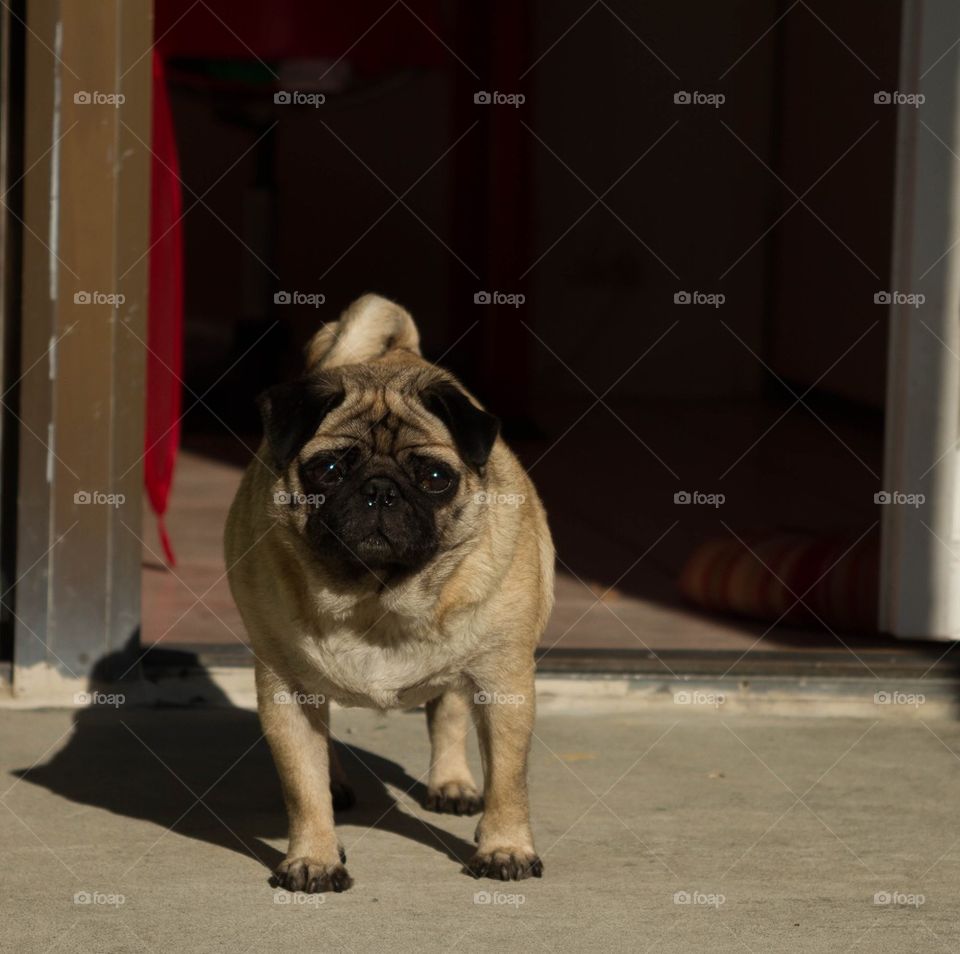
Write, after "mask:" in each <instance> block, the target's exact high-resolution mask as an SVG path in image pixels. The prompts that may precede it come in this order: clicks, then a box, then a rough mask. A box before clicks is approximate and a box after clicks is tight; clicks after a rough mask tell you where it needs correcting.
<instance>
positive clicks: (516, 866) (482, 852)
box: [468, 666, 543, 881]
mask: <svg viewBox="0 0 960 954" xmlns="http://www.w3.org/2000/svg"><path fill="white" fill-rule="evenodd" d="M480 682H481V683H483V684H482V685H480V687H479V691H478V692H477V693H476V695H475V696H474V715H475V718H476V720H477V727H478V729H479V735H480V751H481V754H482V755H483V772H484V794H483V800H484V812H483V817H482V818H481V819H480V824H479V825H478V826H477V853H476V854H475V855H474V856H473V858H471V859H470V862H469V864H468V868H469V870H470V872H471V873H472V874H474V875H475V876H476V877H478V878H482V877H489V878H498V879H500V880H501V881H511V880H512V881H519V880H520V879H522V878H529V877H530V876H531V875H532V876H533V877H535V878H539V877H540V876H541V875H542V874H543V862H542V861H541V860H540V858H539V857H538V855H537V852H536V850H535V849H534V847H533V833H532V832H531V830H530V807H529V803H528V800H527V755H528V753H529V751H530V737H531V734H532V733H533V716H534V708H535V698H534V681H533V668H532V666H531V668H530V669H529V670H528V671H524V672H522V673H514V674H509V675H507V674H503V673H500V674H498V675H497V676H496V677H494V678H489V679H486V680H484V679H481V680H480Z"/></svg>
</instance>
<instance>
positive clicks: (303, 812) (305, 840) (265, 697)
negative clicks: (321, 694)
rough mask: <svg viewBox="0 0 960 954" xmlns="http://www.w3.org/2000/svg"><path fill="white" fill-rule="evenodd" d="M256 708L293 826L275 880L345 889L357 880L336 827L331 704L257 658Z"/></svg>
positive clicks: (295, 886)
mask: <svg viewBox="0 0 960 954" xmlns="http://www.w3.org/2000/svg"><path fill="white" fill-rule="evenodd" d="M314 702H316V703H317V704H316V705H313V704H310V703H314ZM257 708H258V709H259V711H260V724H261V726H262V727H263V734H264V735H265V736H266V738H267V741H268V742H269V743H270V751H271V752H272V753H273V760H274V762H275V763H276V766H277V772H278V774H279V775H280V784H281V786H282V788H283V797H284V801H285V802H286V805H287V817H288V819H289V825H290V844H289V847H288V849H287V857H286V858H284V860H283V861H282V862H281V863H280V865H279V866H278V868H277V869H276V871H275V872H274V875H273V878H272V881H271V883H272V884H273V885H274V887H283V888H286V889H287V890H288V891H305V892H307V893H309V894H315V893H317V892H321V891H345V890H346V889H347V888H349V887H350V886H351V885H352V884H353V881H352V879H351V878H350V875H349V874H347V869H346V868H345V867H344V866H343V861H344V860H345V859H344V857H343V852H342V851H341V849H340V846H339V844H338V843H337V836H336V833H335V832H334V829H333V799H332V797H331V794H330V752H329V746H330V728H329V703H328V702H326V700H324V701H322V702H321V701H320V700H317V699H311V698H310V697H304V696H303V695H302V694H300V693H298V692H297V691H296V689H295V688H294V687H292V686H290V685H289V684H288V683H287V682H286V681H285V680H283V679H281V678H280V677H279V676H278V675H277V674H276V673H274V672H271V671H270V670H268V669H267V668H266V667H265V666H263V665H261V664H259V663H258V665H257Z"/></svg>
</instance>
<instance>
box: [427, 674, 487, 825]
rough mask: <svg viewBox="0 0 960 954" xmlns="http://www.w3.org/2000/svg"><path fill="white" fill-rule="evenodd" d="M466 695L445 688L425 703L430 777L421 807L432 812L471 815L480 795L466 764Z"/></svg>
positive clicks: (468, 709)
mask: <svg viewBox="0 0 960 954" xmlns="http://www.w3.org/2000/svg"><path fill="white" fill-rule="evenodd" d="M472 721H473V720H472V716H471V704H470V701H469V699H468V697H467V695H466V694H465V693H463V692H459V691H457V690H453V689H449V690H447V691H446V692H445V693H444V694H443V695H442V696H438V697H437V698H436V699H432V700H431V701H430V702H428V703H427V729H428V731H429V733H430V778H429V781H428V783H427V797H426V801H425V802H424V807H425V808H427V809H429V810H430V811H433V812H448V813H451V814H454V815H475V814H476V813H477V812H479V811H480V810H481V809H482V808H483V798H482V796H481V795H480V791H479V789H478V788H477V783H476V782H475V781H474V779H473V774H472V773H471V772H470V766H469V765H467V733H468V732H469V731H470V726H471V723H472Z"/></svg>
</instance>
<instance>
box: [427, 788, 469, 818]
mask: <svg viewBox="0 0 960 954" xmlns="http://www.w3.org/2000/svg"><path fill="white" fill-rule="evenodd" d="M423 807H424V808H425V809H427V811H430V812H440V813H441V814H448V815H476V814H477V812H479V811H481V810H482V809H483V796H482V795H481V794H480V793H479V792H478V791H477V790H476V788H475V787H474V786H473V785H470V784H467V783H461V782H446V783H445V784H443V785H439V786H437V787H436V788H433V787H431V788H428V789H427V797H426V800H425V801H424V803H423Z"/></svg>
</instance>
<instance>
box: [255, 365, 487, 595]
mask: <svg viewBox="0 0 960 954" xmlns="http://www.w3.org/2000/svg"><path fill="white" fill-rule="evenodd" d="M261 410H262V413H263V418H264V430H265V433H266V437H267V443H268V446H269V448H270V452H271V455H272V457H273V463H274V465H275V466H274V470H275V472H276V474H277V476H278V482H277V484H276V487H277V489H278V492H277V493H276V494H275V497H274V501H275V503H276V504H277V505H278V507H279V509H280V510H281V517H282V519H284V520H285V521H286V522H287V524H288V525H289V526H292V527H293V528H294V529H295V530H296V532H297V533H299V534H301V535H302V537H303V538H304V539H305V541H306V542H307V544H308V545H309V547H310V549H311V551H312V552H313V553H314V554H315V556H316V558H317V559H318V560H319V561H321V562H322V563H324V564H325V565H326V566H327V567H329V568H330V569H331V570H334V571H337V572H338V573H339V575H341V576H346V577H348V578H354V579H356V578H360V577H363V576H364V575H365V574H372V575H374V576H376V577H377V578H379V579H383V578H384V577H385V576H395V575H403V574H411V573H416V572H418V571H420V570H422V569H423V568H425V567H426V566H428V565H429V564H430V562H431V561H432V560H433V559H434V558H436V557H437V556H438V555H439V554H441V553H444V552H447V551H449V550H451V549H452V548H455V547H457V546H459V545H461V544H462V543H463V542H464V541H465V540H467V539H469V538H470V536H471V535H472V533H474V532H475V530H476V524H477V521H478V520H479V514H480V511H481V509H482V508H478V507H476V506H470V504H471V501H472V498H473V496H474V495H475V494H476V493H477V492H478V491H479V490H481V489H482V488H483V475H484V468H485V465H486V462H487V458H488V457H489V454H490V451H491V449H492V447H493V443H494V441H495V440H496V436H497V431H498V422H497V420H496V418H494V417H493V416H491V415H490V414H487V413H486V412H485V411H482V410H480V409H479V408H478V407H476V406H475V405H474V404H473V403H472V402H471V401H470V399H469V398H468V397H467V396H466V394H464V392H463V391H462V390H460V388H459V387H458V386H457V385H456V384H455V383H454V382H453V381H452V380H451V379H449V378H447V377H446V376H445V375H443V374H442V372H439V371H438V370H437V369H434V368H430V367H413V368H411V367H403V366H401V367H374V366H370V365H357V366H351V367H345V368H337V369H335V370H331V371H325V372H312V373H311V374H309V375H308V376H307V377H304V378H302V379H300V380H299V381H296V382H293V383H292V384H283V385H278V386H277V387H275V388H271V389H270V390H269V391H268V392H267V393H266V394H265V395H264V397H263V398H262V399H261Z"/></svg>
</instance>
